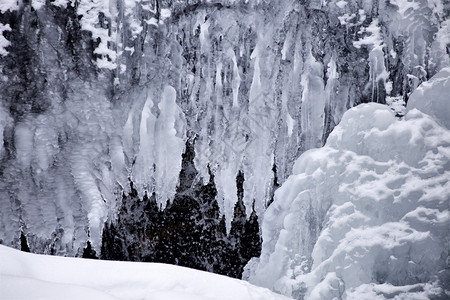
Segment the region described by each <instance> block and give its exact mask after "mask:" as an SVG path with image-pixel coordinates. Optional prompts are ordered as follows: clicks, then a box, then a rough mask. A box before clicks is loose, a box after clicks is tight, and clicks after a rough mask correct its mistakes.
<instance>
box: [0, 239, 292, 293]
mask: <svg viewBox="0 0 450 300" xmlns="http://www.w3.org/2000/svg"><path fill="white" fill-rule="evenodd" d="M0 258H1V259H0V294H1V295H2V296H1V297H2V299H8V300H12V299H46V300H51V299H58V300H59V299H96V300H103V299H105V300H106V299H127V300H131V299H149V300H150V299H151V300H157V299H164V300H169V299H183V300H184V299H189V300H200V299H202V300H203V299H204V300H206V299H214V300H216V299H224V300H225V299H280V300H281V299H288V298H286V297H284V296H281V295H277V294H275V293H272V292H270V291H269V290H267V289H264V288H260V287H256V286H252V285H251V284H249V283H248V282H245V281H241V280H236V279H231V278H228V277H225V276H220V275H215V274H212V273H207V272H201V271H196V270H193V269H188V268H182V267H177V266H172V265H164V264H155V263H130V262H112V261H97V260H91V259H79V258H67V257H55V256H44V255H37V254H28V253H25V252H20V251H18V250H15V249H11V248H8V247H5V246H0Z"/></svg>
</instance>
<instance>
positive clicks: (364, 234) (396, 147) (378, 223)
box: [244, 70, 450, 299]
mask: <svg viewBox="0 0 450 300" xmlns="http://www.w3.org/2000/svg"><path fill="white" fill-rule="evenodd" d="M449 77H450V76H449V73H448V70H443V71H442V72H440V73H439V74H437V75H436V77H435V78H433V79H432V80H430V81H429V82H428V83H426V84H422V86H421V87H419V89H418V91H417V92H415V93H414V94H413V95H412V96H411V100H410V102H409V103H408V113H407V114H406V116H405V118H404V119H402V120H399V119H397V118H395V116H394V114H393V113H392V111H391V110H390V109H389V108H388V107H387V106H384V105H380V104H374V103H371V104H363V105H360V106H357V107H355V108H353V109H351V110H349V111H348V112H346V113H345V114H344V116H343V119H342V121H341V123H340V124H339V125H338V126H337V127H336V128H335V129H334V131H333V132H332V133H331V134H330V136H329V138H328V141H327V143H326V145H325V146H324V147H323V148H321V149H313V150H310V151H307V152H305V153H304V154H303V155H302V156H300V158H299V159H298V160H297V161H296V163H295V165H294V168H293V175H292V176H290V177H289V179H288V180H287V181H286V182H285V184H283V186H282V187H281V188H280V189H279V190H278V191H277V192H276V194H275V201H274V203H273V204H272V205H271V206H270V207H269V208H268V210H267V212H266V213H265V215H264V221H263V224H262V233H263V241H264V243H263V250H262V255H261V258H260V259H259V260H254V261H252V262H250V263H249V265H248V267H247V270H246V273H245V275H244V276H247V278H248V279H249V281H250V282H252V283H254V284H257V285H261V286H265V287H268V288H271V289H273V290H275V291H278V292H281V293H283V294H285V295H289V296H293V297H294V298H301V297H302V296H303V295H305V296H306V299H341V297H343V298H344V299H345V298H347V299H375V298H376V299H385V298H393V297H395V296H398V297H399V298H402V297H403V298H402V299H406V298H408V299H410V298H418V297H419V298H420V299H422V298H425V299H426V298H428V297H432V296H440V297H443V298H445V297H449V296H450V288H449V286H448V283H449V282H450V281H449V276H450V272H449V269H448V261H449V252H448V249H449V238H450V230H449V228H450V213H449V203H450V180H449V179H450V131H449V130H448V123H447V122H448V120H450V113H449V111H448V108H449V107H450V106H449V104H448V103H449V102H448V101H449V98H448V94H449V93H448V88H449V85H448V78H449ZM415 107H417V108H419V109H423V110H425V111H426V112H427V113H428V114H429V115H427V114H425V113H423V112H421V111H419V110H418V109H416V108H415ZM430 116H432V117H433V118H434V119H433V118H432V117H430ZM442 125H444V126H446V127H447V128H445V127H442ZM446 285H447V286H446Z"/></svg>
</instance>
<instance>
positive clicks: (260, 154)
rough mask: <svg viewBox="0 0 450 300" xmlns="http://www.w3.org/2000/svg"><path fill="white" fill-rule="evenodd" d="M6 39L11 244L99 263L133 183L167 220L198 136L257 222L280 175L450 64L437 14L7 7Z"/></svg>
mask: <svg viewBox="0 0 450 300" xmlns="http://www.w3.org/2000/svg"><path fill="white" fill-rule="evenodd" d="M0 32H1V33H0V70H1V72H0V90H1V91H2V92H1V93H0V102H1V103H0V137H2V140H1V141H2V143H0V239H1V241H2V243H3V244H7V245H10V246H13V247H19V236H20V233H21V232H24V233H25V234H26V236H27V238H28V242H29V244H30V247H31V248H32V251H34V252H39V253H56V254H61V255H77V254H79V251H80V249H81V248H82V247H84V245H85V243H86V241H87V240H88V239H89V240H91V241H92V243H93V245H94V247H95V248H96V249H97V250H99V245H100V236H101V230H102V228H103V224H104V222H105V220H106V219H107V218H108V217H111V218H114V216H115V213H116V209H117V199H118V198H120V197H118V196H117V195H121V193H122V192H123V191H125V192H127V187H128V186H129V184H128V178H131V179H132V180H133V181H134V183H135V186H136V187H137V188H138V190H139V194H140V195H141V196H142V195H143V194H144V192H145V191H148V192H149V193H151V192H155V193H156V197H157V199H158V202H159V204H161V205H163V206H164V204H165V203H166V201H167V200H168V199H167V198H170V197H172V196H173V195H174V189H175V186H176V184H177V182H176V181H177V178H178V171H179V169H180V164H181V153H182V152H183V145H184V142H185V140H186V138H188V137H192V136H196V137H197V140H196V144H195V151H196V161H195V163H196V167H197V168H198V170H199V172H200V176H199V177H201V178H203V180H204V181H206V182H207V181H208V178H209V174H208V168H207V166H208V165H209V166H210V167H211V169H212V171H213V172H214V174H215V178H216V180H217V182H216V185H217V190H218V202H219V205H220V208H221V212H222V213H223V214H225V215H226V217H227V220H228V222H229V221H231V216H232V213H233V207H234V204H235V202H236V200H237V197H236V184H235V178H236V174H237V172H238V171H239V170H242V171H243V172H244V173H245V174H246V180H245V186H244V189H245V193H244V194H245V196H244V202H245V205H246V207H247V209H248V211H247V215H250V213H251V211H250V209H251V207H252V203H253V201H254V200H255V210H256V211H257V212H258V214H259V215H262V213H263V212H264V210H265V207H266V206H267V204H268V203H269V202H270V200H271V198H272V196H273V192H274V189H275V186H274V181H275V180H274V179H275V174H274V172H273V169H274V168H273V167H274V165H275V166H276V170H277V174H276V176H277V180H278V182H280V183H282V182H284V181H285V180H286V178H287V177H288V176H289V175H290V173H291V169H292V166H293V163H294V161H295V159H296V158H297V157H298V156H299V155H300V154H301V153H303V152H304V151H305V150H308V149H310V148H314V147H320V146H322V145H323V144H324V142H325V141H326V139H327V137H328V134H329V133H330V132H331V130H332V129H333V128H334V127H335V125H336V124H338V123H339V122H340V120H341V118H342V115H343V113H344V112H345V111H346V110H347V109H348V108H351V107H353V106H354V105H356V104H359V103H362V102H379V103H384V102H385V100H386V98H388V97H393V98H392V99H394V98H395V97H400V98H402V99H406V98H408V96H409V95H410V93H411V92H412V91H413V90H414V89H415V88H416V87H417V86H418V85H419V84H420V83H421V82H423V81H426V80H427V79H428V78H430V77H431V76H433V75H434V74H435V73H437V72H438V71H439V70H440V69H442V68H443V67H446V66H448V65H449V62H450V61H449V57H448V53H447V44H448V36H449V35H448V32H449V20H448V4H442V3H440V2H439V1H434V0H429V1H426V0H417V1H411V2H409V1H404V0H395V1H394V0H393V1H390V2H386V1H369V0H364V1H363V0H351V1H343V0H339V1H336V0H331V1H297V0H286V1H285V0H272V1H266V0H265V1H262V0H261V1H245V0H242V1H238V0H235V1H234V0H229V1H227V0H224V1H209V0H205V1H203V0H192V1H191V0H190V1H184V0H175V1H165V0H160V1H135V0H126V1H124V0H118V1H116V0H111V1H109V0H104V1H101V0H95V1H88V0H80V1H67V0H57V1H37V0H33V1H15V0H14V1H11V0H7V1H1V3H0ZM395 99H396V98H395ZM198 180H200V178H198ZM227 225H228V227H230V226H229V225H230V224H227Z"/></svg>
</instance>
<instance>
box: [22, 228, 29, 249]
mask: <svg viewBox="0 0 450 300" xmlns="http://www.w3.org/2000/svg"><path fill="white" fill-rule="evenodd" d="M20 250H22V251H23V252H30V247H28V242H27V238H26V236H25V235H24V234H23V231H22V232H21V233H20Z"/></svg>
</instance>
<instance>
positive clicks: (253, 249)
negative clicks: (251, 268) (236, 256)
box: [241, 200, 262, 262]
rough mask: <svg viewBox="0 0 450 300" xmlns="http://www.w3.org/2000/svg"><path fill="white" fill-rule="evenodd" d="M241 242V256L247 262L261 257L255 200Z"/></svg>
mask: <svg viewBox="0 0 450 300" xmlns="http://www.w3.org/2000/svg"><path fill="white" fill-rule="evenodd" d="M241 241H242V242H241V246H242V247H241V255H242V257H243V258H244V260H245V261H247V262H248V261H249V260H250V259H251V258H252V257H259V256H260V255H261V247H262V241H261V234H260V233H259V223H258V215H257V214H256V211H255V200H253V205H252V213H251V214H250V218H249V219H248V220H247V221H246V222H245V226H244V234H243V236H242V239H241Z"/></svg>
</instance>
